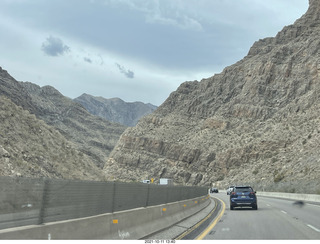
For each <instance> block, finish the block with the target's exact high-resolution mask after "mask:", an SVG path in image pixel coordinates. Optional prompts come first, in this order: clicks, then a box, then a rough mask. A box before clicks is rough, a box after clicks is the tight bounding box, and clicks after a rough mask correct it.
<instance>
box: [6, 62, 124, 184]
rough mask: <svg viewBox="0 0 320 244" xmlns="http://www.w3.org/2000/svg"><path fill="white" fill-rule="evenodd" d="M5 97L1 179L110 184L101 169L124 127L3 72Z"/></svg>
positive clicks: (48, 88) (55, 92)
mask: <svg viewBox="0 0 320 244" xmlns="http://www.w3.org/2000/svg"><path fill="white" fill-rule="evenodd" d="M0 98H1V99H0V100H1V104H0V105H1V108H0V112H1V114H0V115H1V116H0V119H1V124H0V153H1V155H0V164H1V169H2V170H0V175H9V176H32V177H50V178H74V179H75V178H77V179H87V180H88V179H90V180H93V179H97V180H98V179H102V180H104V179H105V178H104V173H103V172H102V170H101V169H102V168H103V166H104V163H105V162H106V160H107V159H108V156H109V153H110V152H111V150H112V149H113V147H114V146H115V144H116V142H117V140H118V139H119V137H120V135H121V134H122V133H123V131H124V130H125V129H126V127H125V126H122V125H119V124H115V123H111V122H108V121H106V120H105V119H102V118H99V117H97V116H94V115H92V114H90V113H89V112H88V111H87V110H86V109H85V108H84V107H83V106H82V105H80V104H77V103H75V102H74V101H72V99H69V98H67V97H64V96H63V95H62V94H61V93H60V92H58V91H57V90H56V89H54V88H53V87H50V86H45V87H39V86H37V85H35V84H32V83H30V82H18V81H16V80H15V79H14V78H13V77H12V76H10V75H9V73H8V72H7V71H5V70H3V69H2V68H1V67H0Z"/></svg>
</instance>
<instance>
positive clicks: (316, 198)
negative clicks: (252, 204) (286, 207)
mask: <svg viewBox="0 0 320 244" xmlns="http://www.w3.org/2000/svg"><path fill="white" fill-rule="evenodd" d="M219 192H223V193H227V191H226V190H219ZM257 196H262V197H263V196H265V197H276V198H284V199H292V200H298V201H299V200H300V201H307V202H317V203H320V195H318V194H300V193H285V192H265V191H257Z"/></svg>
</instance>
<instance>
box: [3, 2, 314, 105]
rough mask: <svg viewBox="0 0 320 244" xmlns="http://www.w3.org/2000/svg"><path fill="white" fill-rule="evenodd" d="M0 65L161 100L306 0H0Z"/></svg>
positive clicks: (243, 48) (271, 31)
mask: <svg viewBox="0 0 320 244" xmlns="http://www.w3.org/2000/svg"><path fill="white" fill-rule="evenodd" d="M0 6H1V7H0V33H1V36H0V66H1V67H2V68H3V69H5V70H7V71H8V72H9V73H10V74H11V75H12V76H13V77H14V78H15V79H16V80H18V81H30V82H32V83H35V84H38V85H40V86H44V85H51V86H53V87H55V88H56V89H58V90H59V91H60V92H61V93H62V94H63V95H65V96H67V97H70V98H75V97H78V96H80V95H81V94H83V93H87V94H91V95H94V96H102V97H105V98H112V97H119V98H121V99H122V100H124V101H126V102H134V101H141V102H144V103H152V104H154V105H157V106H158V105H160V104H162V103H163V102H164V101H165V99H166V98H167V97H168V96H169V95H170V93H171V92H173V91H175V90H176V89H177V88H178V86H179V85H180V84H181V83H183V82H184V81H193V80H199V81H200V80H201V79H202V78H208V77H211V76H213V75H214V74H216V73H220V72H221V71H222V70H223V68H225V67H226V66H229V65H232V64H233V63H235V62H237V61H239V60H240V59H242V58H243V57H244V56H246V55H247V53H248V51H249V48H250V47H251V46H252V44H253V43H254V42H255V41H257V40H259V39H262V38H265V37H271V36H275V35H276V34H277V33H278V31H280V30H281V29H282V28H283V27H284V26H286V25H289V24H293V23H294V21H295V20H296V19H298V18H300V17H301V16H302V15H303V14H304V13H305V12H306V10H307V8H308V0H54V1H51V0H0Z"/></svg>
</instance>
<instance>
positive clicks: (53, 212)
mask: <svg viewBox="0 0 320 244" xmlns="http://www.w3.org/2000/svg"><path fill="white" fill-rule="evenodd" d="M0 187H1V188H0V229H5V228H12V227H18V226H24V225H35V224H43V223H48V222H54V221H60V220H67V219H74V218H82V217H88V216H94V215H99V214H103V213H113V212H117V211H122V210H127V209H134V208H139V207H148V206H155V205H160V204H165V203H170V202H176V201H181V200H187V199H192V198H196V197H200V196H204V195H207V194H208V188H207V187H197V186H192V187H191V186H172V185H153V184H143V183H124V182H96V181H77V180H59V179H46V178H42V179H34V178H24V177H19V178H11V177H5V176H1V177H0Z"/></svg>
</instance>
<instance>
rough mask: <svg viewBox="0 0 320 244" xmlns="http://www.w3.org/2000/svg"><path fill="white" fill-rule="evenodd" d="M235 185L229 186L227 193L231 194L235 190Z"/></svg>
mask: <svg viewBox="0 0 320 244" xmlns="http://www.w3.org/2000/svg"><path fill="white" fill-rule="evenodd" d="M233 187H234V186H229V188H228V190H227V195H230V193H231V192H232V191H233Z"/></svg>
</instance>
